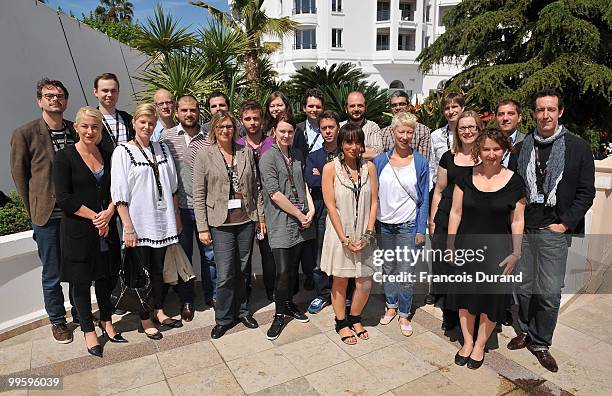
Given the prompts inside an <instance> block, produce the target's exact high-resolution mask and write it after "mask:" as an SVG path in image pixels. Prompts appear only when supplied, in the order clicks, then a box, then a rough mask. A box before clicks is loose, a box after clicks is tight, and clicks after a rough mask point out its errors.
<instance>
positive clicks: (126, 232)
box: [123, 230, 136, 235]
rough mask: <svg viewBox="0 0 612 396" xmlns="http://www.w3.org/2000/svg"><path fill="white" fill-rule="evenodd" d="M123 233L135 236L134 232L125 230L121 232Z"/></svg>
mask: <svg viewBox="0 0 612 396" xmlns="http://www.w3.org/2000/svg"><path fill="white" fill-rule="evenodd" d="M123 233H124V234H126V235H133V234H136V231H126V230H123Z"/></svg>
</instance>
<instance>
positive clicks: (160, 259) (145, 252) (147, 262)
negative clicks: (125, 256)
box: [129, 246, 166, 320]
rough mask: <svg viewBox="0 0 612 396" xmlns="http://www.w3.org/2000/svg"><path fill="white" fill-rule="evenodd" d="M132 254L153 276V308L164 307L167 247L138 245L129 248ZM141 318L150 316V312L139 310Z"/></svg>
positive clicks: (144, 318)
mask: <svg viewBox="0 0 612 396" xmlns="http://www.w3.org/2000/svg"><path fill="white" fill-rule="evenodd" d="M129 249H131V250H132V252H131V253H130V254H134V255H135V257H134V259H135V260H137V261H138V262H140V263H142V265H144V266H145V268H146V269H147V270H148V271H149V276H150V277H151V289H152V294H153V308H154V309H162V308H163V307H164V296H163V288H164V259H165V258H166V247H165V246H164V247H160V248H153V247H150V246H136V247H135V248H129ZM139 314H140V319H141V320H147V319H149V318H150V312H139Z"/></svg>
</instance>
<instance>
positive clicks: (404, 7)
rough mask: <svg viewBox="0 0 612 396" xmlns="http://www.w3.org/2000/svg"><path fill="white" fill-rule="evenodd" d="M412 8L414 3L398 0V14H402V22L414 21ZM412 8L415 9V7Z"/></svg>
mask: <svg viewBox="0 0 612 396" xmlns="http://www.w3.org/2000/svg"><path fill="white" fill-rule="evenodd" d="M413 6H415V4H414V3H410V2H407V1H401V0H400V3H399V8H400V13H401V14H402V16H401V18H402V21H414V11H413ZM414 8H416V6H415V7H414Z"/></svg>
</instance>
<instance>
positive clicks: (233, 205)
mask: <svg viewBox="0 0 612 396" xmlns="http://www.w3.org/2000/svg"><path fill="white" fill-rule="evenodd" d="M241 206H242V201H241V200H239V199H230V200H229V201H227V208H228V209H240V207H241Z"/></svg>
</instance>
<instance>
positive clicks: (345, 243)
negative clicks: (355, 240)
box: [342, 235, 351, 246]
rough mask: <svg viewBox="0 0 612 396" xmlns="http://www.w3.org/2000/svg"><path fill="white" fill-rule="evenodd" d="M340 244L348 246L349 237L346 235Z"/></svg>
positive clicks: (349, 242)
mask: <svg viewBox="0 0 612 396" xmlns="http://www.w3.org/2000/svg"><path fill="white" fill-rule="evenodd" d="M342 244H343V245H344V246H348V245H350V244H351V239H350V238H349V237H348V235H347V236H346V239H345V240H344V241H342Z"/></svg>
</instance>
